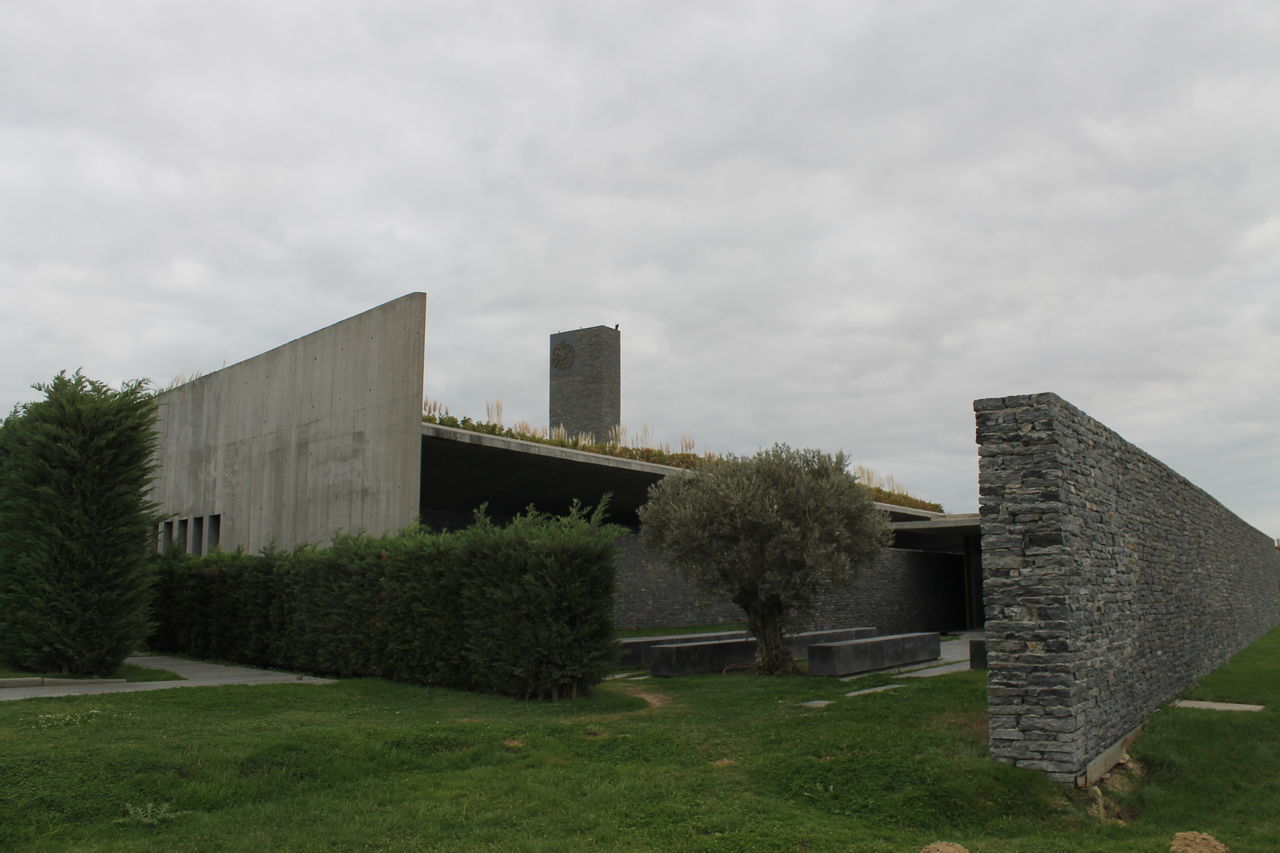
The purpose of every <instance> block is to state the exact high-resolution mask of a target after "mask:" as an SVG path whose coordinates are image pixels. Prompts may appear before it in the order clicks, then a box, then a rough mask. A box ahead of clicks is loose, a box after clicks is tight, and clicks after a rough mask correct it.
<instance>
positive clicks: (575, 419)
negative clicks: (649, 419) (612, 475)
mask: <svg viewBox="0 0 1280 853" xmlns="http://www.w3.org/2000/svg"><path fill="white" fill-rule="evenodd" d="M621 341H622V336H621V333H619V332H618V330H617V329H611V328H609V327H608V326H592V327H591V328H589V329H577V330H575V331H572V332H558V333H556V334H554V335H552V336H551V346H550V358H549V367H548V369H549V371H550V379H549V383H550V392H549V400H550V405H549V407H548V421H547V423H548V426H549V427H550V428H551V429H554V428H555V427H557V426H563V427H564V428H565V430H566V431H567V432H568V433H569V435H571V436H573V435H578V434H579V433H589V434H590V435H592V436H593V437H594V438H595V440H596V441H607V440H608V438H609V431H610V430H612V429H613V428H614V427H615V426H617V425H618V424H620V423H621V422H622V420H621V418H622V343H621Z"/></svg>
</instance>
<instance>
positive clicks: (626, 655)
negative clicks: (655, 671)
mask: <svg viewBox="0 0 1280 853" xmlns="http://www.w3.org/2000/svg"><path fill="white" fill-rule="evenodd" d="M746 637H747V632H746V631H709V632H706V633H702V634H664V635H662V636H657V637H624V638H622V640H620V641H619V643H620V645H621V646H622V659H621V660H620V661H619V663H618V665H619V666H621V667H623V668H624V669H630V668H631V667H633V666H648V665H649V650H650V649H652V648H653V647H654V646H666V645H671V644H672V643H703V642H711V641H714V640H742V639H746Z"/></svg>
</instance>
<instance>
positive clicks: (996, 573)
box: [974, 394, 1280, 781]
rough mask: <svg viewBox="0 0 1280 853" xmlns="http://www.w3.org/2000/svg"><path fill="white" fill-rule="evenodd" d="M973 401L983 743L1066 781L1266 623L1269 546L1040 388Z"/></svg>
mask: <svg viewBox="0 0 1280 853" xmlns="http://www.w3.org/2000/svg"><path fill="white" fill-rule="evenodd" d="M974 410H975V412H976V415H977V439H978V443H979V445H980V450H979V456H980V465H979V499H980V504H981V507H980V512H981V526H982V552H983V557H982V560H983V573H984V581H983V594H984V600H985V603H986V629H987V637H988V643H987V650H988V666H989V669H988V681H987V692H988V714H989V725H990V743H991V751H992V754H993V756H994V757H996V758H997V759H1000V760H1002V761H1007V762H1011V763H1014V764H1017V765H1018V766H1021V767H1028V768H1033V769H1037V770H1041V771H1044V772H1045V773H1047V774H1048V775H1049V776H1050V777H1052V778H1054V779H1057V780H1059V781H1076V780H1078V779H1080V778H1081V777H1082V776H1083V774H1084V773H1085V771H1086V768H1088V767H1089V765H1090V762H1092V761H1095V759H1098V758H1099V756H1101V755H1103V753H1104V752H1106V751H1107V750H1108V749H1109V748H1110V747H1112V746H1113V745H1114V744H1116V743H1117V742H1118V741H1119V740H1120V739H1122V738H1123V737H1125V735H1127V734H1128V733H1129V732H1130V731H1132V730H1133V729H1134V728H1135V727H1137V726H1138V725H1139V724H1140V723H1141V722H1142V721H1143V720H1144V719H1145V718H1146V717H1147V716H1148V715H1149V714H1151V713H1152V712H1153V711H1155V710H1156V709H1157V708H1159V707H1160V706H1161V705H1162V704H1164V703H1165V702H1168V701H1169V700H1170V699H1172V698H1174V697H1176V696H1177V694H1178V693H1179V692H1181V691H1182V690H1183V689H1185V688H1186V687H1187V686H1189V685H1190V684H1192V683H1194V682H1195V680H1196V679H1198V678H1200V677H1202V676H1204V675H1205V674H1207V673H1208V672H1210V671H1212V670H1213V669H1215V668H1216V667H1218V666H1220V665H1221V664H1222V663H1224V662H1225V661H1226V660H1227V659H1228V658H1229V657H1231V655H1232V654H1234V653H1235V652H1236V651H1238V650H1240V649H1241V648H1243V647H1245V646H1246V645H1248V644H1249V643H1251V642H1253V641H1254V640H1256V639H1257V638H1258V637H1260V636H1261V635H1262V634H1264V633H1265V632H1266V631H1268V630H1269V629H1270V628H1272V627H1274V626H1275V625H1277V624H1280V554H1277V552H1276V549H1275V545H1274V543H1273V541H1272V540H1271V538H1270V537H1268V536H1266V535H1264V534H1263V533H1261V532H1260V531H1258V530H1256V529H1254V528H1253V527H1251V526H1249V525H1248V524H1246V523H1245V522H1244V521H1242V520H1241V519H1240V518H1238V517H1237V516H1235V515H1233V514H1232V513H1231V512H1230V511H1229V510H1227V509H1226V508H1225V507H1223V506H1222V505H1221V504H1220V503H1219V502H1218V501H1216V500H1215V499H1214V498H1213V497H1211V496H1210V495H1208V494H1206V493H1205V492H1204V491H1202V490H1200V489H1199V488H1197V487H1196V486H1194V485H1193V484H1192V483H1190V482H1189V481H1187V480H1186V479H1185V478H1184V477H1182V476H1180V475H1179V474H1177V473H1176V472H1174V471H1173V470H1171V469H1170V468H1168V467H1167V466H1166V465H1164V464H1163V463H1161V462H1160V461H1158V460H1157V459H1155V458H1154V457H1152V456H1150V455H1148V454H1147V453H1145V452H1144V451H1142V450H1140V449H1139V448H1137V447H1135V446H1133V445H1132V444H1129V443H1128V442H1126V441H1125V440H1124V439H1123V438H1121V437H1120V436H1119V435H1117V434H1116V433H1115V432H1113V431H1112V430H1110V429H1108V428H1107V427H1105V426H1103V425H1102V424H1100V423H1098V422H1097V421H1095V420H1093V419H1092V418H1090V417H1089V416H1088V415H1086V414H1084V413H1083V412H1081V411H1080V410H1079V409H1077V408H1075V407H1074V406H1072V405H1070V404H1069V403H1067V402H1066V401H1064V400H1062V399H1061V398H1060V397H1058V396H1057V395H1055V394H1035V395H1024V396H1016V397H1000V398H992V399H986V400H978V401H976V402H975V403H974Z"/></svg>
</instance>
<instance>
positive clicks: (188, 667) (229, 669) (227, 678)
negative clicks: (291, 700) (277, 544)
mask: <svg viewBox="0 0 1280 853" xmlns="http://www.w3.org/2000/svg"><path fill="white" fill-rule="evenodd" d="M125 662H126V663H131V664H135V665H137V666H145V667H149V668H151V669H167V670H169V671H170V672H173V673H176V674H178V675H180V676H182V677H183V678H185V679H186V680H185V681H128V682H125V683H123V684H121V683H103V684H46V685H43V686H40V687H0V702H3V701H5V700H12V699H31V698H35V697H45V696H87V695H96V694H99V693H136V692H138V691H140V690H170V689H172V688H174V687H208V686H217V685H221V684H330V683H332V679H329V678H314V677H312V676H310V675H295V674H294V673H292V672H272V671H269V670H265V669H253V668H251V667H247V666H223V665H222V664H217V663H205V662H204V661H198V660H185V659H184V658H171V657H165V656H164V655H137V656H134V657H131V658H126V659H125Z"/></svg>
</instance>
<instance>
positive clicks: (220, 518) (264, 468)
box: [153, 293, 427, 551]
mask: <svg viewBox="0 0 1280 853" xmlns="http://www.w3.org/2000/svg"><path fill="white" fill-rule="evenodd" d="M426 317H427V297H426V294H425V293H411V294H408V295H407V296H403V297H401V298H399V299H396V300H394V301H392V302H388V303H386V304H385V305H381V306H379V307H377V308H374V309H372V310H370V311H366V312H364V313H363V314H358V315H356V316H355V317H351V318H349V319H347V320H343V321H342V322H340V323H336V324H334V325H332V326H329V327H327V328H325V329H321V330H320V331H318V332H314V333H312V334H310V335H307V336H306V337H303V338H299V339H297V340H295V341H293V342H291V343H287V344H284V345H283V346H280V347H277V348H276V349H273V350H271V351H270V352H267V353H263V354H262V355H259V356H256V357H255V358H251V359H249V360H247V361H243V362H240V363H239V364H235V365H232V366H231V367H227V368H223V369H222V370H219V371H217V372H216V373H211V374H209V375H207V376H202V377H200V378H198V379H196V380H194V381H192V382H189V383H187V384H186V385H183V386H180V387H178V388H175V389H174V390H172V391H168V392H166V393H164V394H161V395H160V397H159V403H160V418H159V431H160V445H159V453H158V462H159V473H158V476H157V480H156V483H155V486H154V490H153V496H154V498H155V500H157V501H158V502H159V503H160V505H161V507H162V510H163V512H164V513H165V514H166V515H168V516H170V517H171V518H172V519H173V523H172V526H171V527H170V528H168V529H169V530H172V531H173V534H174V535H175V536H176V535H177V533H178V531H179V530H181V529H183V528H185V529H186V530H187V532H188V541H189V542H191V544H192V547H193V548H195V549H198V548H199V547H200V546H199V544H198V543H196V542H195V541H194V539H195V536H194V534H195V533H196V531H197V528H199V529H201V532H203V538H204V547H206V548H207V547H208V545H209V544H210V535H211V531H213V530H215V529H216V530H217V531H218V534H219V540H220V541H219V542H218V544H219V545H220V546H221V547H222V548H224V549H226V548H235V547H237V546H242V547H244V548H245V549H247V550H250V551H256V550H258V549H261V548H263V547H266V546H267V545H270V544H273V543H274V544H275V545H277V546H280V547H284V548H288V547H292V546H294V545H297V544H299V543H302V542H315V543H325V542H327V541H328V540H329V539H330V538H331V537H332V536H333V534H334V533H335V532H336V531H338V530H344V531H347V532H355V531H357V530H359V529H361V528H363V529H365V530H367V531H368V532H370V533H373V534H381V533H385V532H388V531H393V530H397V529H400V528H402V527H405V526H406V525H408V524H411V523H413V522H414V521H415V520H416V518H417V512H418V498H419V480H420V467H419V457H420V454H421V449H420V445H421V440H422V439H421V414H422V382H423V362H424V353H425V347H426ZM188 520H189V521H188ZM184 521H187V522H188V523H186V524H183V523H182V522H184Z"/></svg>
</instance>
